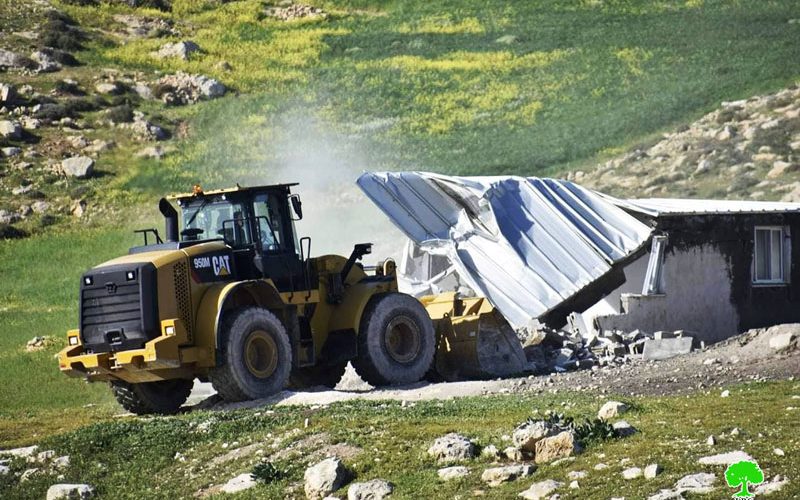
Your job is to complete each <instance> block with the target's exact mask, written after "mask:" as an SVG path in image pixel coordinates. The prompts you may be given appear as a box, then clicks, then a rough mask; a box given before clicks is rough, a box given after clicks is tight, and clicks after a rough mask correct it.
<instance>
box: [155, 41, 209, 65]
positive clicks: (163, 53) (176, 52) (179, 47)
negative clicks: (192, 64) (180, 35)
mask: <svg viewBox="0 0 800 500" xmlns="http://www.w3.org/2000/svg"><path fill="white" fill-rule="evenodd" d="M199 51H200V46H199V45H197V44H196V43H194V42H192V41H190V40H186V41H182V42H175V43H168V44H166V45H162V46H161V48H160V49H158V52H156V53H154V54H153V55H154V56H155V57H157V58H159V59H165V58H171V57H177V58H178V59H183V60H184V61H186V60H187V59H189V56H190V55H192V54H193V53H195V52H199Z"/></svg>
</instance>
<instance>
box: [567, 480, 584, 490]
mask: <svg viewBox="0 0 800 500" xmlns="http://www.w3.org/2000/svg"><path fill="white" fill-rule="evenodd" d="M580 487H581V485H580V484H578V481H572V482H571V483H569V489H571V490H577V489H580Z"/></svg>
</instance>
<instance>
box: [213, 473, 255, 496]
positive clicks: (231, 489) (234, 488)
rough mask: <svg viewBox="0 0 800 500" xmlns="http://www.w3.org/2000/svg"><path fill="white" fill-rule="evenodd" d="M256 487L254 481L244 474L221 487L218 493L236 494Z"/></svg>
mask: <svg viewBox="0 0 800 500" xmlns="http://www.w3.org/2000/svg"><path fill="white" fill-rule="evenodd" d="M255 485H256V480H255V479H253V475H252V474H250V473H249V472H248V473H246V474H239V475H238V476H236V477H234V478H233V479H231V480H230V481H228V482H227V483H225V484H223V485H222V488H220V491H221V492H223V493H238V492H240V491H244V490H249V489H250V488H252V487H253V486H255Z"/></svg>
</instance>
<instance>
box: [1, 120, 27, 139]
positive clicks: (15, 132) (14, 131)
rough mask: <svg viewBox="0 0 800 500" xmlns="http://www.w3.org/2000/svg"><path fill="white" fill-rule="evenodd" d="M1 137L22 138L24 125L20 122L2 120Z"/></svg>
mask: <svg viewBox="0 0 800 500" xmlns="http://www.w3.org/2000/svg"><path fill="white" fill-rule="evenodd" d="M0 137H2V138H4V139H12V140H18V139H22V126H21V125H20V124H19V123H18V122H12V121H10V120H0Z"/></svg>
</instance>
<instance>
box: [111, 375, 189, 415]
mask: <svg viewBox="0 0 800 500" xmlns="http://www.w3.org/2000/svg"><path fill="white" fill-rule="evenodd" d="M111 391H112V392H113V393H114V397H115V398H116V399H117V402H118V403H119V404H120V405H122V407H123V408H125V409H126V410H128V411H129V412H131V413H135V414H137V415H148V414H151V413H158V414H161V415H171V414H173V413H177V412H178V409H180V407H181V405H182V404H183V403H185V402H186V399H187V398H188V397H189V393H190V392H192V381H191V380H186V379H174V380H162V381H159V382H143V383H139V384H131V383H128V382H123V381H121V380H115V381H113V382H111Z"/></svg>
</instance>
